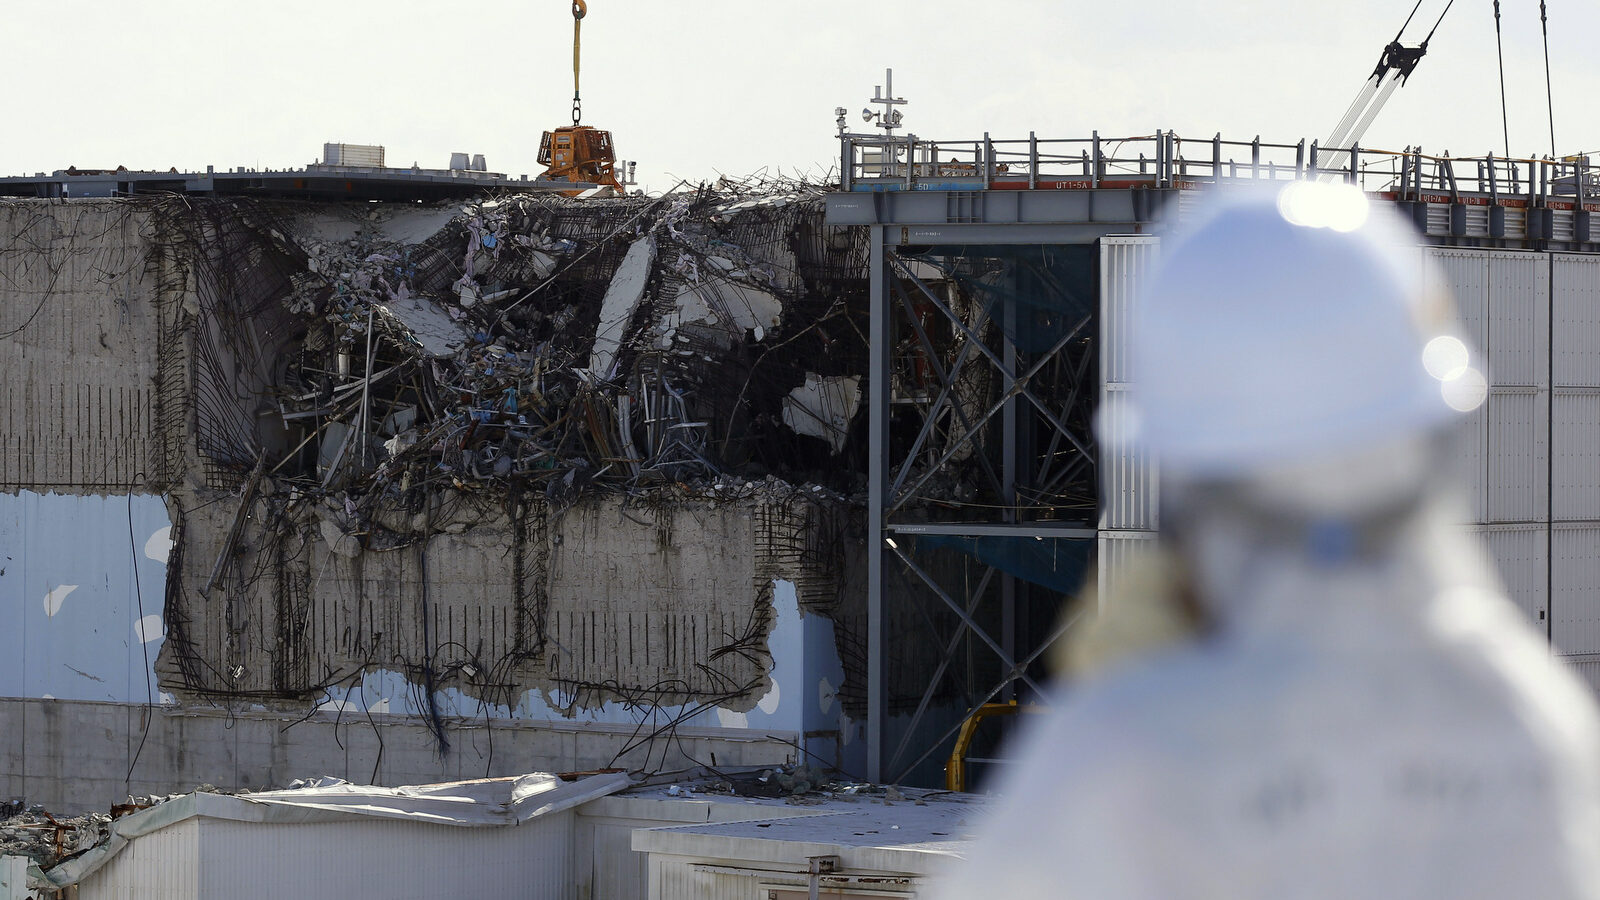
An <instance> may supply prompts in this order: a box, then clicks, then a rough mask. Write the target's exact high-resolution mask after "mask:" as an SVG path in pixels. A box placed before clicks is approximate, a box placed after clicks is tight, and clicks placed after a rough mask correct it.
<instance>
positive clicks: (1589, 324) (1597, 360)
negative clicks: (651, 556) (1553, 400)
mask: <svg viewBox="0 0 1600 900" xmlns="http://www.w3.org/2000/svg"><path fill="white" fill-rule="evenodd" d="M1550 269H1551V272H1550V296H1551V304H1552V307H1553V310H1552V314H1553V315H1554V316H1555V327H1554V329H1553V332H1554V338H1555V345H1554V347H1553V351H1554V353H1553V359H1552V366H1553V368H1554V371H1555V383H1556V384H1558V385H1561V386H1563V387H1600V257H1595V256H1575V255H1572V254H1568V253H1554V254H1551V259H1550Z"/></svg>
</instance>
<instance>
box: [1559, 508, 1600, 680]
mask: <svg viewBox="0 0 1600 900" xmlns="http://www.w3.org/2000/svg"><path fill="white" fill-rule="evenodd" d="M1550 619H1551V623H1550V640H1551V642H1552V643H1554V644H1555V646H1556V651H1557V652H1558V653H1564V654H1587V653H1600V523H1595V522H1561V523H1556V524H1554V525H1551V526H1550Z"/></svg>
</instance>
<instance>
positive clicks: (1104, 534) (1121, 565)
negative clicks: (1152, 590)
mask: <svg viewBox="0 0 1600 900" xmlns="http://www.w3.org/2000/svg"><path fill="white" fill-rule="evenodd" d="M1155 548H1156V536H1155V534H1154V533H1152V532H1148V531H1101V532H1100V536H1099V539H1098V541H1097V546H1096V550H1097V551H1098V557H1097V560H1096V563H1095V572H1096V579H1097V580H1096V584H1095V588H1096V590H1097V592H1098V594H1097V596H1099V598H1100V602H1102V603H1104V602H1105V598H1107V597H1110V596H1113V595H1114V594H1115V593H1116V591H1117V584H1118V582H1119V580H1120V579H1121V578H1123V577H1124V574H1125V573H1126V572H1127V571H1128V569H1129V568H1130V567H1132V566H1135V565H1138V563H1139V560H1140V559H1141V558H1143V557H1144V556H1145V555H1146V554H1148V553H1150V552H1152V551H1153V550H1155Z"/></svg>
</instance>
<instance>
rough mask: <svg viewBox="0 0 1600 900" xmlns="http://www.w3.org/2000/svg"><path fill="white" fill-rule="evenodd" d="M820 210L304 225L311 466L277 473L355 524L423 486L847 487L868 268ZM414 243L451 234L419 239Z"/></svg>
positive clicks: (640, 205)
mask: <svg viewBox="0 0 1600 900" xmlns="http://www.w3.org/2000/svg"><path fill="white" fill-rule="evenodd" d="M817 195H818V194H817V191H815V190H814V189H810V188H807V187H805V186H801V185H793V186H790V187H789V189H788V190H785V191H783V192H778V193H764V194H761V195H758V196H753V197H744V196H739V195H737V194H728V193H722V192H711V191H703V192H697V193H692V194H687V195H669V196H668V197H666V198H663V199H658V200H646V199H629V200H617V201H604V202H595V201H588V202H586V203H583V204H578V203H575V202H573V201H566V200H564V199H562V198H546V197H538V196H513V197H504V198H500V199H496V200H486V201H483V202H479V203H473V204H469V205H467V206H465V207H462V208H460V209H459V211H458V212H457V213H456V214H455V215H453V216H451V217H449V218H448V219H447V220H446V221H443V222H440V219H441V218H442V216H441V213H442V212H446V211H443V210H416V211H414V213H413V211H410V210H403V211H402V212H403V213H411V214H409V215H400V214H391V218H390V221H389V222H387V223H384V222H381V221H379V220H377V219H374V220H369V221H367V222H361V221H354V222H352V221H348V220H346V221H343V222H340V221H337V220H333V221H330V220H329V219H328V218H326V217H320V218H319V217H318V216H317V215H316V214H311V215H309V216H308V217H307V218H306V219H302V220H301V223H300V225H299V227H300V229H302V234H301V235H296V236H295V239H294V244H295V245H296V249H298V250H299V251H301V252H303V253H304V258H305V263H304V265H305V268H304V271H303V272H299V273H296V275H295V276H294V278H293V282H294V289H293V292H292V293H291V294H290V295H289V296H288V297H286V298H285V300H284V303H285V306H286V309H287V310H288V311H289V312H290V313H291V314H292V315H293V316H294V317H296V318H297V319H299V320H300V321H302V322H303V323H304V329H305V330H304V337H303V339H302V340H301V341H300V346H299V347H298V348H295V349H296V350H297V352H295V353H294V356H293V361H291V362H290V364H289V366H288V367H287V370H286V371H285V372H284V373H283V378H282V382H281V390H280V391H279V392H278V395H277V397H276V406H277V412H278V414H279V415H280V416H281V417H282V422H283V425H284V430H285V432H286V433H287V435H286V439H285V444H286V446H289V447H291V448H295V447H297V449H293V450H291V451H290V453H289V454H288V455H285V456H281V457H278V458H275V459H273V458H269V457H270V456H272V454H271V453H270V452H269V453H268V454H267V455H266V456H263V457H261V458H260V461H261V463H262V464H263V465H267V464H270V465H271V473H270V474H271V477H272V478H274V479H275V480H276V481H278V482H280V483H284V482H288V483H291V484H293V486H294V487H295V488H296V489H299V490H304V491H310V492H313V493H318V494H325V495H327V496H330V497H333V496H337V497H338V498H339V503H338V506H340V507H343V510H342V512H344V513H346V514H347V515H353V516H354V517H355V518H358V519H359V518H360V517H361V511H362V508H363V502H362V498H364V497H366V496H368V495H369V494H372V493H374V492H378V493H391V494H392V493H404V492H406V491H408V490H411V489H412V488H413V487H414V486H416V485H419V484H422V483H425V482H432V483H438V482H444V483H448V484H449V485H450V486H452V487H454V488H456V489H460V490H476V489H480V488H487V487H489V486H491V485H496V484H498V485H501V486H504V485H507V484H509V483H510V482H512V481H516V482H518V483H519V486H520V489H522V490H529V489H537V490H539V491H541V492H543V493H544V494H545V495H546V496H547V497H550V498H559V497H566V496H571V495H572V494H574V493H575V492H577V491H579V490H581V489H582V488H583V487H585V486H586V485H589V484H591V483H596V484H604V485H609V486H613V487H616V488H619V489H638V488H642V487H649V486H652V485H663V484H672V483H687V484H696V485H699V484H705V485H707V486H709V485H710V484H711V483H713V482H714V480H715V478H716V477H717V476H719V475H723V474H727V475H730V476H738V475H746V476H750V475H753V476H755V477H756V478H757V479H760V478H762V477H765V476H766V475H767V474H769V473H770V472H773V471H774V470H786V471H784V475H786V476H788V478H789V479H793V480H807V479H808V477H809V476H823V477H825V475H826V473H827V472H829V471H838V470H839V469H840V468H841V467H838V466H836V465H833V464H831V463H830V458H834V457H837V455H838V454H839V452H840V451H841V450H842V449H843V448H844V445H845V443H846V442H847V440H848V438H849V434H850V428H851V425H852V423H853V421H854V419H855V414H856V412H857V411H858V409H859V408H860V381H861V377H860V372H861V369H862V365H861V363H862V360H863V356H862V355H863V353H864V351H865V345H864V342H863V341H862V340H861V336H860V334H859V333H858V331H859V323H854V322H851V321H850V315H851V314H852V312H854V313H856V314H859V312H860V310H859V309H857V310H854V311H852V310H850V309H849V308H848V306H847V304H848V301H849V300H850V299H851V296H850V290H851V288H854V287H856V285H852V284H850V283H849V282H850V281H852V280H854V281H859V280H860V278H861V276H862V274H863V272H862V263H861V260H860V259H859V258H858V253H859V251H858V249H857V247H856V244H857V243H858V242H855V241H853V240H851V238H850V236H849V235H845V236H842V237H836V236H834V235H831V234H829V233H828V232H830V231H834V230H836V229H825V228H824V227H823V226H821V225H820V209H819V208H818V206H817V202H816V198H817ZM375 212H377V211H376V210H375ZM384 212H385V213H388V212H389V211H387V210H385V211H384ZM386 226H387V227H386ZM419 226H420V227H421V229H422V230H424V231H425V230H427V228H429V227H433V226H439V227H438V230H437V231H436V232H435V233H433V234H431V235H428V236H427V237H426V238H425V239H422V240H420V241H416V242H408V241H409V239H411V238H414V237H416V236H417V234H416V231H417V229H418V227H419ZM290 227H294V226H293V225H291V226H290ZM328 235H331V236H333V237H335V238H338V237H340V236H341V235H348V236H345V237H343V239H333V240H328V239H319V236H328ZM806 256H810V257H811V258H805V257H806ZM852 276H853V277H852ZM797 435H799V436H805V440H796V436H797ZM288 438H293V439H295V440H292V441H291V440H288ZM808 441H809V442H810V443H809V445H808V443H807V442H808ZM831 486H833V487H838V488H844V489H846V490H849V489H850V488H851V487H853V485H852V484H850V483H849V482H844V483H835V484H833V485H831ZM350 524H351V525H352V526H354V525H355V524H356V523H353V522H352V523H350ZM352 530H360V529H357V528H354V527H352ZM364 533H369V532H364ZM374 539H375V540H380V541H381V540H382V538H378V537H374Z"/></svg>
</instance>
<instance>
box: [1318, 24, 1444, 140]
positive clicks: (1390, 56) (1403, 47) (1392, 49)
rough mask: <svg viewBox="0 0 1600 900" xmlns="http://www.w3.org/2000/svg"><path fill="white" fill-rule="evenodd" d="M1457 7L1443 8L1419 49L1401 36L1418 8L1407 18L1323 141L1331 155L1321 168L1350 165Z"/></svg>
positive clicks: (1418, 45)
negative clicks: (1356, 148) (1353, 152)
mask: <svg viewBox="0 0 1600 900" xmlns="http://www.w3.org/2000/svg"><path fill="white" fill-rule="evenodd" d="M1421 5H1422V0H1417V6H1418V7H1420V6H1421ZM1453 5H1455V0H1450V2H1449V3H1446V4H1445V6H1444V12H1441V13H1439V18H1438V20H1436V21H1435V22H1434V23H1433V28H1432V29H1430V30H1429V31H1428V36H1427V37H1425V38H1423V39H1422V43H1420V44H1417V45H1416V46H1410V45H1407V44H1402V43H1401V42H1400V34H1403V33H1404V32H1405V30H1406V26H1407V25H1410V24H1411V16H1415V15H1416V14H1417V7H1412V9H1411V16H1407V17H1406V24H1405V25H1401V26H1400V34H1396V35H1395V37H1394V40H1392V41H1390V42H1389V43H1388V44H1387V45H1386V46H1385V47H1384V48H1383V53H1382V54H1381V55H1379V57H1378V65H1377V66H1375V67H1374V68H1373V70H1372V74H1371V75H1369V76H1367V81H1366V83H1365V84H1363V85H1362V86H1361V90H1359V91H1357V92H1356V98H1355V99H1354V100H1352V101H1351V102H1350V106H1349V108H1348V109H1346V110H1345V112H1344V117H1343V118H1341V119H1340V120H1339V124H1337V125H1335V126H1333V131H1332V132H1331V133H1330V134H1329V135H1328V137H1327V139H1326V140H1324V141H1323V142H1322V144H1321V146H1322V147H1323V148H1325V149H1327V150H1328V151H1329V152H1328V155H1327V156H1326V157H1324V158H1322V159H1319V160H1317V165H1318V167H1319V168H1327V169H1339V168H1342V167H1344V166H1345V165H1347V164H1348V163H1349V160H1350V152H1349V151H1350V148H1351V147H1353V146H1355V145H1356V144H1358V143H1359V142H1360V141H1361V138H1362V137H1364V136H1365V135H1366V133H1367V129H1368V128H1370V127H1371V126H1372V123H1373V121H1374V120H1375V119H1377V118H1378V113H1379V112H1381V111H1382V110H1383V106H1384V104H1386V103H1388V102H1389V98H1390V97H1391V96H1393V95H1394V92H1395V90H1396V89H1397V88H1399V87H1400V85H1402V84H1405V83H1406V80H1407V79H1409V78H1410V77H1411V73H1412V72H1413V71H1415V70H1416V68H1417V63H1419V62H1421V61H1422V57H1424V56H1426V55H1427V53H1428V42H1429V41H1431V40H1433V34H1434V32H1435V31H1438V30H1439V23H1440V22H1443V21H1444V17H1445V13H1448V12H1449V11H1450V7H1451V6H1453Z"/></svg>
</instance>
